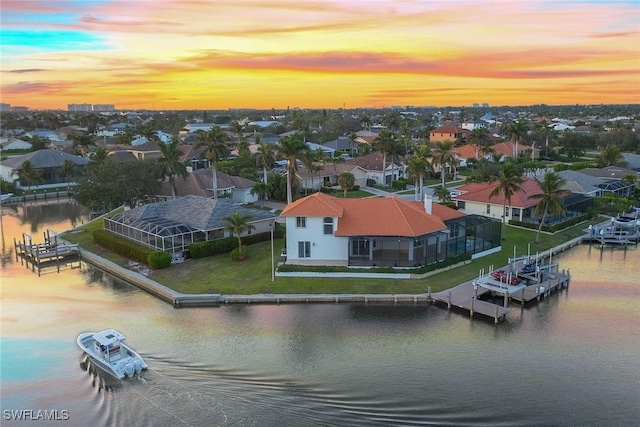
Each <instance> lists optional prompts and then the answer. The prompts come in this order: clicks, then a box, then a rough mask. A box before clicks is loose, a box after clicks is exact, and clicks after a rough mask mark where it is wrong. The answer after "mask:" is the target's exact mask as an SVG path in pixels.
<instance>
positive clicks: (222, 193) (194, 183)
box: [160, 167, 258, 204]
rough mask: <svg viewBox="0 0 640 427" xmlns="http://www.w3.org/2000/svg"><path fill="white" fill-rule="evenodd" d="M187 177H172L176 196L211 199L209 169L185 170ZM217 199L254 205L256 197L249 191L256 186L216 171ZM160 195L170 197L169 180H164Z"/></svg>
mask: <svg viewBox="0 0 640 427" xmlns="http://www.w3.org/2000/svg"><path fill="white" fill-rule="evenodd" d="M187 170H188V171H190V172H188V173H187V176H186V177H185V178H184V179H183V178H181V177H179V176H176V177H174V185H175V187H176V195H178V196H200V197H213V172H212V170H211V169H198V170H195V171H194V170H192V168H190V167H189V168H188V169H187ZM217 178H218V197H229V198H231V199H233V200H234V201H235V202H236V203H242V204H246V203H254V202H257V201H258V196H257V195H254V194H251V189H252V188H253V186H254V185H255V184H256V182H255V181H252V180H250V179H247V178H243V177H241V176H233V175H227V174H226V173H223V172H220V171H218V175H217ZM160 195H161V196H163V197H171V186H170V184H169V180H165V181H164V182H163V183H162V185H161V186H160Z"/></svg>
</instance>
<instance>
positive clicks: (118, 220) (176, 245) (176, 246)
mask: <svg viewBox="0 0 640 427" xmlns="http://www.w3.org/2000/svg"><path fill="white" fill-rule="evenodd" d="M104 228H105V230H108V231H110V232H112V233H114V234H118V235H120V236H123V237H126V238H128V239H130V240H135V241H136V242H138V243H142V244H143V245H145V246H149V247H152V248H154V249H158V250H161V251H172V252H175V251H184V250H186V249H187V247H189V245H190V244H192V243H195V242H201V241H204V240H207V238H206V235H207V233H206V232H203V231H200V230H197V229H194V228H192V227H190V226H189V225H187V224H184V223H179V222H176V221H172V220H170V219H164V218H159V217H152V218H148V219H137V220H134V221H128V220H127V218H126V217H125V216H124V213H122V214H118V215H115V216H113V217H112V218H105V219H104Z"/></svg>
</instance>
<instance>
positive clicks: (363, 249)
mask: <svg viewBox="0 0 640 427" xmlns="http://www.w3.org/2000/svg"><path fill="white" fill-rule="evenodd" d="M351 255H352V256H369V239H353V240H352V241H351Z"/></svg>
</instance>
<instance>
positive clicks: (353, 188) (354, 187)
mask: <svg viewBox="0 0 640 427" xmlns="http://www.w3.org/2000/svg"><path fill="white" fill-rule="evenodd" d="M359 189H360V186H359V185H354V186H353V187H351V189H350V190H349V191H358V190H359Z"/></svg>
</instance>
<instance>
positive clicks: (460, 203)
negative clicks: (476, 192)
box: [458, 200, 466, 209]
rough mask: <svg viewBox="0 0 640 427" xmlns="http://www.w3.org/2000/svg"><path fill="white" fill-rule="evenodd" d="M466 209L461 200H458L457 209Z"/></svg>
mask: <svg viewBox="0 0 640 427" xmlns="http://www.w3.org/2000/svg"><path fill="white" fill-rule="evenodd" d="M465 207H466V203H465V202H464V201H462V200H458V209H464V208H465Z"/></svg>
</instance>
